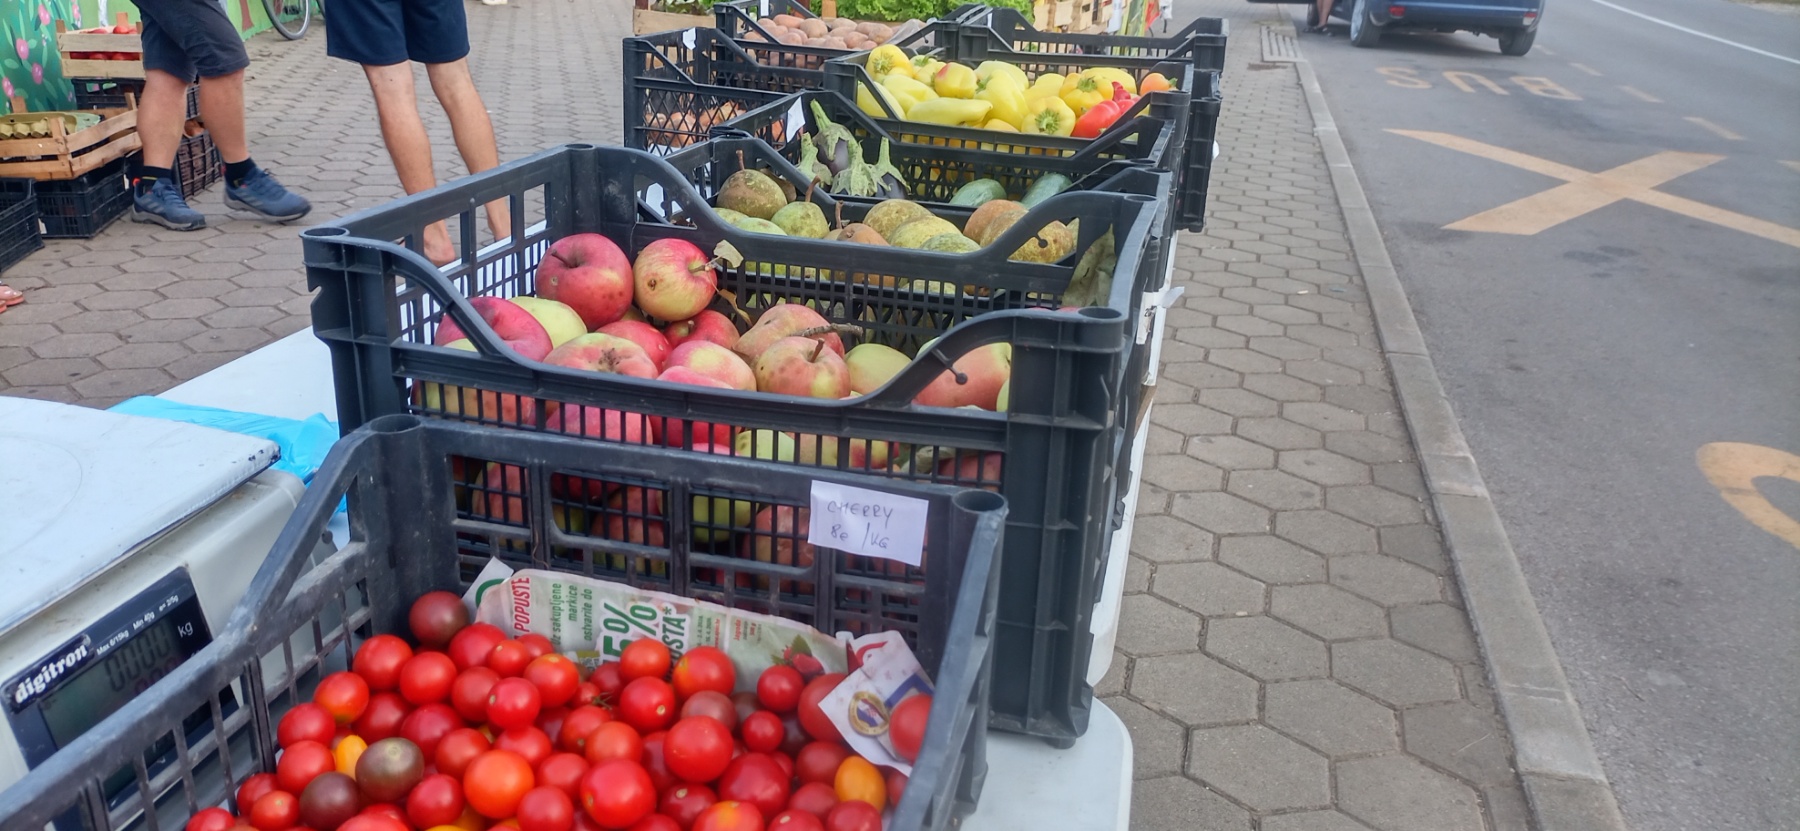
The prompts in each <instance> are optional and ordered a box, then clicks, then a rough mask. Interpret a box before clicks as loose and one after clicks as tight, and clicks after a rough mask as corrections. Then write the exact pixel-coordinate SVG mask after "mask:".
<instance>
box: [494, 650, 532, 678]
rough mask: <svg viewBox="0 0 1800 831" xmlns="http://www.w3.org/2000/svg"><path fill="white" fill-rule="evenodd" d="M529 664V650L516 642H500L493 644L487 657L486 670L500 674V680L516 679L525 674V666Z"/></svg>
mask: <svg viewBox="0 0 1800 831" xmlns="http://www.w3.org/2000/svg"><path fill="white" fill-rule="evenodd" d="M529 663H531V648H530V647H528V646H526V645H525V644H522V643H519V642H518V641H501V642H499V643H497V644H494V648H493V650H492V651H490V652H489V653H488V656H487V668H488V669H491V670H493V671H495V672H498V673H500V677H501V678H517V677H519V676H520V675H521V674H523V673H524V672H525V665H526V664H529Z"/></svg>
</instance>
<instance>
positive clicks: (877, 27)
mask: <svg viewBox="0 0 1800 831" xmlns="http://www.w3.org/2000/svg"><path fill="white" fill-rule="evenodd" d="M856 31H858V32H861V33H862V34H863V35H864V36H866V37H871V38H872V37H875V33H876V32H879V31H881V24H880V23H858V24H856Z"/></svg>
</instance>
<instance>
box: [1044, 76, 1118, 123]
mask: <svg viewBox="0 0 1800 831" xmlns="http://www.w3.org/2000/svg"><path fill="white" fill-rule="evenodd" d="M1089 71H1092V70H1089ZM1112 91H1113V88H1112V82H1110V81H1107V82H1102V81H1101V80H1100V79H1099V78H1097V77H1095V76H1093V75H1089V74H1088V73H1087V72H1082V73H1081V74H1079V75H1070V76H1069V77H1067V78H1064V79H1063V85H1062V92H1061V93H1060V94H1059V95H1058V96H1057V97H1059V98H1061V99H1062V100H1063V103H1065V104H1068V105H1069V109H1071V110H1074V111H1075V115H1077V116H1080V115H1081V114H1082V113H1085V112H1087V111H1088V110H1090V109H1093V107H1094V105H1095V104H1098V103H1100V102H1101V101H1110V100H1112Z"/></svg>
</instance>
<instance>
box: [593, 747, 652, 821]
mask: <svg viewBox="0 0 1800 831" xmlns="http://www.w3.org/2000/svg"><path fill="white" fill-rule="evenodd" d="M581 807H582V810H585V811H586V812H587V814H588V816H590V817H593V818H594V821H595V822H597V823H600V826H601V827H603V828H625V827H628V826H630V825H631V824H632V823H634V822H637V821H638V820H640V819H643V818H644V816H645V815H647V814H649V813H650V812H651V811H653V810H655V809H656V786H655V785H653V784H651V782H650V774H649V773H648V772H647V771H645V770H644V766H643V765H640V764H638V763H637V762H634V761H631V760H629V759H609V760H607V761H605V762H601V763H600V764H598V765H595V766H594V767H593V769H591V770H589V771H588V772H587V775H586V776H584V777H582V779H581Z"/></svg>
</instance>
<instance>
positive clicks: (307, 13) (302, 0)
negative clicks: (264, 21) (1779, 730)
mask: <svg viewBox="0 0 1800 831" xmlns="http://www.w3.org/2000/svg"><path fill="white" fill-rule="evenodd" d="M263 9H264V10H265V11H267V12H268V13H269V22H270V23H273V24H275V31H277V32H280V33H281V36H282V37H284V38H287V39H288V40H299V39H300V38H301V37H302V36H304V35H305V34H306V27H307V25H308V24H310V23H311V22H312V3H311V0H263Z"/></svg>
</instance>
